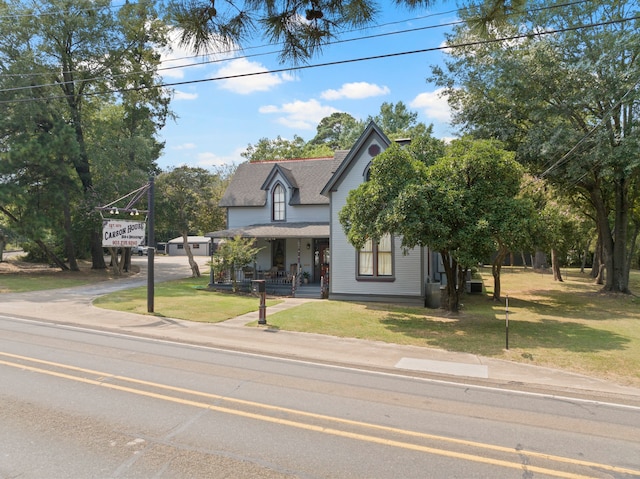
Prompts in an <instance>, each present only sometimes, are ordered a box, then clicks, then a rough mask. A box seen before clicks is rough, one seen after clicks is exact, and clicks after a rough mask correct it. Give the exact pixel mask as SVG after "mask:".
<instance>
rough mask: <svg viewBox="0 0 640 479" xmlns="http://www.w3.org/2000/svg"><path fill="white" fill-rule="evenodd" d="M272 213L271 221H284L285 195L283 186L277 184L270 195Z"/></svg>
mask: <svg viewBox="0 0 640 479" xmlns="http://www.w3.org/2000/svg"><path fill="white" fill-rule="evenodd" d="M271 199H272V212H271V216H272V218H273V221H284V220H285V219H286V217H285V211H286V210H285V194H284V188H283V186H282V185H281V184H280V183H278V184H277V185H276V187H275V188H274V189H273V195H272V198H271Z"/></svg>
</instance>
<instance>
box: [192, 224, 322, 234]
mask: <svg viewBox="0 0 640 479" xmlns="http://www.w3.org/2000/svg"><path fill="white" fill-rule="evenodd" d="M238 235H240V236H242V237H244V238H328V237H329V223H282V224H279V223H269V224H264V225H249V226H244V227H242V228H231V229H228V230H220V231H213V232H211V233H207V234H205V236H207V237H209V238H234V237H236V236H238Z"/></svg>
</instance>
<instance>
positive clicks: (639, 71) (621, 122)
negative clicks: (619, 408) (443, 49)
mask: <svg viewBox="0 0 640 479" xmlns="http://www.w3.org/2000/svg"><path fill="white" fill-rule="evenodd" d="M528 5H529V12H528V14H527V15H526V17H525V18H524V19H523V18H520V19H519V20H518V21H517V22H515V21H514V22H507V24H506V25H503V26H502V27H500V28H496V29H494V30H493V31H492V36H493V39H494V40H495V41H494V42H486V41H483V42H480V41H479V40H486V39H480V38H478V37H477V36H474V34H473V32H472V31H470V30H469V29H468V28H467V27H465V26H460V27H458V28H457V29H456V31H455V32H454V34H453V35H452V36H451V37H450V38H449V40H448V41H449V43H450V44H460V43H462V42H465V43H466V45H467V46H465V47H463V48H455V49H452V50H451V51H450V60H449V61H448V62H447V67H446V69H444V70H441V69H437V68H436V69H435V78H436V79H437V81H438V82H439V83H440V84H441V85H442V86H444V87H446V88H447V93H448V94H449V97H450V100H451V105H452V106H453V108H454V109H455V116H454V118H455V121H456V123H457V124H459V125H461V126H462V127H463V129H464V130H466V131H469V132H472V133H473V134H474V135H476V136H478V137H485V138H486V137H488V138H499V139H502V140H504V141H505V142H507V143H508V144H509V145H510V148H512V149H513V150H514V151H516V152H517V158H518V160H519V161H521V162H523V163H525V164H527V165H528V166H529V169H530V170H531V171H532V172H533V173H536V174H538V175H541V176H543V177H545V178H546V179H547V180H549V181H551V182H553V183H554V184H555V186H556V188H558V189H559V190H560V191H561V192H562V193H563V194H564V195H565V196H569V197H570V196H582V197H583V198H584V199H585V200H586V201H588V203H589V204H590V207H591V211H592V212H593V216H594V218H595V221H596V226H597V232H598V242H599V244H600V245H601V247H602V252H603V259H604V265H605V269H606V281H605V290H607V291H612V292H624V293H628V292H629V266H630V261H629V251H632V250H633V248H634V237H633V235H629V234H628V231H629V228H630V214H631V213H632V211H633V210H634V208H635V207H636V204H637V201H638V197H639V195H638V188H639V187H640V123H639V122H638V113H639V107H640V88H639V83H638V79H639V78H640V28H638V19H637V17H638V14H639V13H640V9H639V7H638V3H637V2H635V1H615V2H572V3H568V4H565V5H557V3H556V2H551V1H546V0H540V1H537V2H529V3H528ZM509 23H510V24H509ZM523 33H525V35H523V36H522V38H520V39H519V40H511V41H504V40H502V41H501V40H500V39H501V38H505V37H510V36H516V35H522V34H523ZM527 33H528V34H527Z"/></svg>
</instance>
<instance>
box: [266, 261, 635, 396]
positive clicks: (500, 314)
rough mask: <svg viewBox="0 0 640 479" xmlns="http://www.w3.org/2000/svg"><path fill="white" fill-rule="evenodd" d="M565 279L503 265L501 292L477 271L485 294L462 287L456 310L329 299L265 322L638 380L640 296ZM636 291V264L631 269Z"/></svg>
mask: <svg viewBox="0 0 640 479" xmlns="http://www.w3.org/2000/svg"><path fill="white" fill-rule="evenodd" d="M567 273H568V275H567V276H565V281H564V282H563V283H558V282H554V281H553V278H552V277H551V276H550V275H548V274H546V275H541V274H539V273H534V272H532V271H531V270H528V271H525V270H523V269H521V268H520V269H518V268H505V269H504V270H503V275H502V292H503V296H505V300H506V296H507V295H508V297H509V350H506V327H505V326H506V324H505V323H506V321H505V318H506V304H505V303H506V301H503V302H500V303H495V302H493V301H491V299H490V294H491V293H492V289H493V279H492V277H491V274H490V271H488V270H483V271H481V276H482V279H483V281H484V284H485V286H486V288H487V294H483V295H467V296H465V297H464V299H463V307H462V310H461V312H460V313H459V314H457V315H452V314H447V313H446V312H444V311H440V310H428V309H424V308H419V307H416V308H412V307H400V306H397V305H390V304H375V303H345V302H338V301H328V302H322V303H307V304H304V305H302V306H299V307H297V308H294V309H290V310H286V311H282V312H279V313H276V314H271V315H269V317H268V321H269V324H270V325H271V326H272V327H277V328H280V329H284V330H290V331H303V332H314V333H320V334H330V335H335V336H341V337H354V338H364V339H372V340H377V341H385V342H390V343H397V344H407V345H415V346H424V347H433V348H439V349H444V350H448V351H458V352H465V353H472V354H480V355H483V356H488V357H493V358H500V359H506V360H511V361H518V362H526V363H529V364H536V365H541V366H549V367H557V368H563V369H567V370H571V371H574V372H579V373H583V374H589V375H593V376H597V377H602V378H606V379H610V380H614V381H617V382H622V383H625V384H634V385H636V386H640V298H638V297H637V296H630V295H607V294H603V293H601V292H600V289H601V287H600V286H598V285H594V284H593V283H592V281H591V278H589V277H588V276H587V275H581V274H579V272H578V271H573V270H572V271H567ZM632 275H633V276H632V283H631V286H632V290H635V291H640V272H638V271H634V272H632Z"/></svg>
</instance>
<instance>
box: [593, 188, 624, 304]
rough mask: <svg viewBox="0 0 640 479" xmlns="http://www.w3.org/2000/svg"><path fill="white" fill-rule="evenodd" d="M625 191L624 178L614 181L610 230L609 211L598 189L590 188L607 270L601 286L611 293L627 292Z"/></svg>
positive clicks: (603, 259) (603, 260)
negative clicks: (612, 215) (612, 217)
mask: <svg viewBox="0 0 640 479" xmlns="http://www.w3.org/2000/svg"><path fill="white" fill-rule="evenodd" d="M627 190H628V187H627V182H626V181H625V180H624V179H619V180H617V181H616V183H615V192H614V195H615V210H614V229H613V232H612V231H611V226H610V224H609V215H608V213H609V210H608V208H606V206H605V202H604V199H603V197H602V193H601V191H600V189H599V188H597V187H595V186H594V187H592V188H590V190H589V194H590V198H591V202H592V204H593V206H594V208H595V211H596V224H597V227H598V233H599V234H598V237H599V239H600V240H601V241H602V259H601V261H602V262H603V264H604V268H605V270H606V274H605V278H604V288H603V289H604V290H605V291H610V292H613V293H629V284H628V274H625V267H626V247H627V225H626V222H627V220H628V201H627V195H628V192H627ZM614 238H615V240H614ZM625 278H626V281H625ZM598 284H601V283H598Z"/></svg>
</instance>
